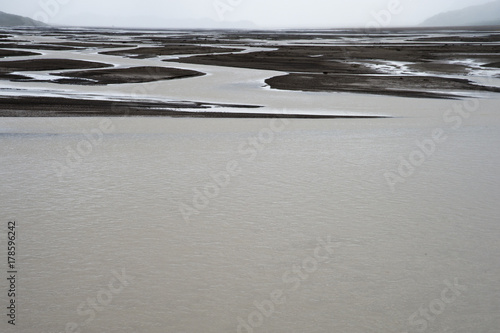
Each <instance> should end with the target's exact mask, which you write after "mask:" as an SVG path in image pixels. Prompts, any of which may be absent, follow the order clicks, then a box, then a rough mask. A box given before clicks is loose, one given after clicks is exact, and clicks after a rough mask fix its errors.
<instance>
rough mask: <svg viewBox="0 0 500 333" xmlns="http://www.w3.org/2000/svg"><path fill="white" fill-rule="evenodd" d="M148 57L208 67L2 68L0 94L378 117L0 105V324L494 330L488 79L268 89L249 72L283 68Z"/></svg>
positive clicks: (121, 61)
mask: <svg viewBox="0 0 500 333" xmlns="http://www.w3.org/2000/svg"><path fill="white" fill-rule="evenodd" d="M39 40H40V41H41V40H43V39H42V38H40V39H39ZM55 56H57V57H63V58H64V57H73V58H75V59H82V60H93V61H104V62H110V63H113V64H115V65H119V66H127V65H129V66H133V65H141V66H147V65H153V66H154V65H158V64H160V60H161V59H149V60H136V59H126V58H120V57H112V56H104V55H96V54H95V53H88V52H87V53H86V52H53V51H47V52H46V54H45V55H44V57H55ZM161 64H162V65H165V64H168V65H172V66H176V67H177V66H180V67H182V68H189V69H195V70H200V71H203V72H206V73H208V75H206V76H204V77H198V78H192V79H189V80H174V81H163V82H157V83H154V82H153V83H148V84H144V85H141V87H142V88H141V89H139V88H138V87H137V85H112V86H107V87H78V89H77V88H75V86H70V85H57V84H50V83H29V84H26V83H13V82H5V81H3V82H2V83H1V88H2V90H0V94H2V95H4V96H12V95H19V94H28V95H29V94H35V95H46V96H85V97H89V96H90V97H92V98H116V99H127V98H137V97H144V98H150V99H156V100H158V99H163V100H196V101H203V102H215V103H237V104H257V105H263V106H264V108H262V109H259V111H260V110H264V111H266V112H269V111H271V112H276V113H282V112H284V111H286V112H290V113H293V112H296V113H320V114H321V113H323V114H351V115H360V114H361V115H386V116H390V117H393V118H386V119H329V120H304V119H302V120H299V119H295V120H292V119H291V120H272V119H265V120H263V119H260V120H259V119H245V120H242V119H239V120H238V119H170V118H147V117H146V118H140V117H131V118H110V119H108V118H0V212H1V214H2V215H1V216H0V220H2V223H1V226H2V229H0V236H1V241H0V244H4V245H5V243H4V242H5V240H6V238H7V222H8V221H9V220H15V221H16V222H17V226H18V231H17V232H18V234H17V235H18V239H17V269H18V275H17V277H18V279H17V288H18V296H17V302H18V303H17V317H16V323H17V325H16V327H15V328H13V327H11V325H8V324H7V319H8V318H7V317H6V316H5V314H4V315H3V319H2V320H1V321H0V331H1V332H7V333H9V332H23V333H60V332H66V331H68V332H72V331H74V332H83V333H85V332H88V333H94V332H95V333H102V332H109V333H111V332H117V333H118V332H120V333H132V332H134V333H135V332H148V333H165V332H214V333H215V332H217V333H220V332H252V331H254V332H283V333H288V332H337V331H338V332H354V333H358V332H359V333H365V332H397V333H400V332H401V333H403V332H419V331H420V332H422V331H425V332H440V333H445V332H463V333H470V332H496V330H497V329H498V327H500V317H499V316H498V309H499V308H500V284H499V283H498V276H500V264H499V261H498V253H499V250H500V243H499V242H498V239H499V237H500V224H499V218H498V216H499V213H500V209H499V207H498V199H499V198H500V179H499V177H498V175H499V173H500V160H499V157H498V146H499V145H500V134H499V133H500V117H499V114H498V105H499V104H498V103H499V100H498V94H477V95H474V96H473V97H477V99H473V98H470V99H465V100H458V101H449V100H427V99H410V98H396V97H386V96H365V95H356V94H340V93H339V94H335V93H301V92H292V91H276V90H271V89H268V88H264V87H262V85H263V81H264V79H265V78H267V77H270V76H274V75H276V74H277V73H278V74H280V73H279V72H272V71H257V70H249V69H234V68H220V67H215V66H202V65H191V64H175V63H161ZM475 79H477V80H478V81H481V82H483V83H484V84H491V85H500V84H499V81H500V80H499V79H490V78H485V77H483V78H480V77H478V78H475ZM16 89H24V90H22V91H20V90H16ZM225 110H227V111H229V112H230V111H237V110H236V109H235V110H231V109H225ZM238 111H241V109H239V110H238ZM325 244H326V245H325ZM2 248H5V247H4V246H2ZM0 255H1V256H3V257H4V258H5V257H6V255H7V253H6V252H3V254H0ZM0 262H1V263H0V270H1V272H2V273H0V274H2V275H1V276H2V278H0V294H2V295H4V296H2V297H0V300H1V301H0V303H1V304H4V306H3V308H4V309H5V307H6V304H7V298H6V296H5V295H6V293H7V290H8V284H7V279H6V278H5V277H6V274H7V273H6V272H7V265H6V260H5V259H4V260H2V261H0ZM4 275H5V277H4ZM123 275H125V277H123ZM117 276H118V277H119V278H117ZM120 279H122V280H123V279H124V281H121V280H120ZM120 281H121V282H120ZM6 311H7V309H5V310H4V312H5V313H7V312H6Z"/></svg>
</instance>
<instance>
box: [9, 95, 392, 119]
mask: <svg viewBox="0 0 500 333" xmlns="http://www.w3.org/2000/svg"><path fill="white" fill-rule="evenodd" d="M214 108H217V111H211V109H214ZM224 108H233V109H234V108H240V109H256V108H259V106H254V105H229V104H211V103H201V102H156V103H154V102H142V101H111V100H85V99H70V98H55V97H29V96H26V97H14V98H0V117H20V116H21V117H98V116H106V117H127V116H154V117H159V116H164V117H165V116H166V117H196V118H297V119H341V118H342V119H356V118H358V119H368V118H387V117H381V116H348V115H345V116H342V115H332V116H330V115H310V114H284V113H283V114H275V113H265V112H262V113H256V112H224V111H220V110H223V109H224ZM183 109H184V110H185V109H190V110H191V111H182V110H183ZM201 111H202V112H201Z"/></svg>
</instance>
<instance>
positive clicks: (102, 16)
mask: <svg viewBox="0 0 500 333" xmlns="http://www.w3.org/2000/svg"><path fill="white" fill-rule="evenodd" d="M487 2H491V0H140V1H138V0H16V1H7V0H2V3H1V4H0V10H1V11H4V12H7V13H12V14H18V15H23V16H28V17H31V18H35V19H38V20H41V21H45V22H48V23H50V24H66V25H87V26H91V25H98V26H103V25H107V26H113V25H114V26H130V27H131V26H141V27H145V26H155V27H158V26H160V25H163V22H166V23H165V27H173V26H179V27H185V26H186V25H203V24H207V22H209V21H208V20H207V19H210V20H213V21H217V22H218V24H224V25H227V26H228V27H229V26H231V25H235V26H237V24H236V23H233V22H238V21H249V22H252V24H254V25H255V26H256V27H260V28H289V27H297V28H328V27H332V28H335V27H366V26H367V25H372V26H376V25H377V24H378V25H379V26H382V27H385V26H407V25H416V24H418V23H420V22H422V21H423V20H425V19H427V18H428V17H430V16H432V15H434V14H438V13H440V12H443V11H449V10H454V9H461V8H465V7H467V6H471V5H477V4H482V3H487Z"/></svg>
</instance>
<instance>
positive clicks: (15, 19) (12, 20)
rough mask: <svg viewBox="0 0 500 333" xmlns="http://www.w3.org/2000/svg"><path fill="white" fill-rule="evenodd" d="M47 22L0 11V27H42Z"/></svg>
mask: <svg viewBox="0 0 500 333" xmlns="http://www.w3.org/2000/svg"><path fill="white" fill-rule="evenodd" d="M44 26H47V24H45V23H43V22H40V21H35V20H32V19H30V18H28V17H24V16H19V15H12V14H7V13H4V12H1V11H0V27H44Z"/></svg>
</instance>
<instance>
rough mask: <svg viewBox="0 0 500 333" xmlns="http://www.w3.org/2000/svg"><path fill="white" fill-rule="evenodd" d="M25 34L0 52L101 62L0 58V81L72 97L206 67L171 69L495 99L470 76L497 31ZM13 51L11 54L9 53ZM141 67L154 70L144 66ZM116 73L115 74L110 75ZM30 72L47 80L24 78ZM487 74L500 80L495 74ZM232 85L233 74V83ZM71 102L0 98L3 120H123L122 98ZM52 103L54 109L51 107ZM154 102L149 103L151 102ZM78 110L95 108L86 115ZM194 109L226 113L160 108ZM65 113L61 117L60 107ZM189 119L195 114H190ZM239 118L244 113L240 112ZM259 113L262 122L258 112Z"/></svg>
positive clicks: (300, 86)
mask: <svg viewBox="0 0 500 333" xmlns="http://www.w3.org/2000/svg"><path fill="white" fill-rule="evenodd" d="M30 34H36V32H35V31H30V30H22V31H19V32H18V34H12V35H5V36H6V38H3V39H2V42H1V43H0V44H1V45H0V47H4V49H0V56H2V55H3V56H4V57H15V56H29V55H33V53H32V51H34V50H38V49H39V50H41V51H43V50H51V51H50V52H52V53H54V52H56V53H57V52H59V51H60V52H62V53H64V52H66V51H71V52H73V51H75V52H78V53H82V54H90V55H91V54H99V55H102V56H104V59H105V60H103V62H97V61H91V60H93V59H95V58H93V57H92V56H88V57H87V56H86V57H85V61H84V60H76V59H50V58H37V57H36V56H33V57H32V58H31V59H23V60H18V61H15V60H8V59H7V60H4V61H0V80H6V81H13V82H27V83H28V82H31V83H47V84H50V85H56V86H57V85H60V86H61V87H73V86H74V87H75V88H74V89H76V91H77V92H78V89H79V88H78V86H89V85H124V84H143V83H148V82H156V81H164V80H175V79H186V80H190V79H193V78H195V77H200V76H205V75H206V74H207V73H205V69H202V70H189V69H185V68H177V67H180V66H179V64H194V65H209V66H221V67H230V68H231V67H233V68H241V69H255V70H268V71H274V72H275V73H278V75H276V74H272V77H268V78H267V79H265V80H263V81H265V82H263V84H267V85H268V87H270V88H271V89H272V90H287V91H305V92H328V93H329V92H341V93H354V94H365V95H384V96H393V97H401V98H426V99H450V100H451V99H460V98H467V97H470V96H471V94H474V93H477V92H481V93H499V92H500V88H498V87H495V86H488V85H484V84H481V83H479V82H478V81H475V80H474V75H475V74H474V71H476V72H477V71H478V70H484V71H488V70H490V71H494V69H495V68H500V65H499V64H500V56H499V54H500V43H498V41H499V40H500V34H499V33H498V32H497V31H495V29H491V31H488V30H485V29H475V30H474V29H470V30H467V31H465V30H463V29H462V30H459V29H457V30H456V31H453V30H444V31H443V30H437V31H432V30H429V29H406V30H404V29H399V30H398V29H392V30H387V31H384V32H383V33H373V34H366V33H364V32H363V31H361V30H338V31H327V30H311V31H278V32H275V31H196V30H195V31H191V32H187V31H179V32H172V31H168V30H165V31H156V32H147V31H144V32H142V31H114V32H113V33H111V32H110V31H107V30H102V31H101V30H99V29H94V30H89V31H87V30H84V31H81V30H72V29H60V30H59V29H45V30H44V29H42V30H40V32H39V33H38V34H39V35H41V36H42V37H43V38H32V37H31V36H32V35H30ZM26 36H28V38H25V37H26ZM30 38H32V39H30ZM9 48H10V49H9ZM13 48H15V50H11V49H13ZM23 49H26V51H23ZM62 53H61V54H62ZM167 56H168V58H167V59H165V57H167ZM101 58H103V57H101ZM114 58H116V63H115V62H114ZM87 59H89V60H87ZM127 59H133V60H134V61H135V62H130V63H131V64H132V63H133V64H135V65H128V63H129V61H127ZM99 60H101V59H99ZM138 60H140V61H143V60H144V61H145V63H144V65H142V62H141V63H140V65H137V64H138V62H137V61H138ZM148 61H152V62H154V64H160V66H151V65H150V64H151V62H148ZM116 64H120V65H119V66H117V65H116ZM146 64H147V65H146ZM161 64H165V67H163V66H161ZM113 66H115V67H116V68H110V67H113ZM69 70H74V71H71V72H70V71H69ZM37 71H43V72H44V73H41V75H33V74H31V73H26V75H24V73H23V72H37ZM62 71H66V72H62ZM46 72H48V73H46ZM280 72H281V75H279V73H280ZM497 72H498V71H497ZM480 75H485V74H480ZM486 75H487V74H486ZM51 76H53V78H52V77H51ZM491 76H492V77H498V73H497V74H492V75H491ZM237 80H238V77H236V76H235V82H237ZM138 87H139V86H138ZM76 98H77V97H76V96H75V99H67V100H66V99H58V98H46V99H45V100H44V101H43V103H42V104H43V106H40V103H39V101H38V100H35V99H31V98H30V97H18V98H14V99H11V101H10V102H9V103H6V102H5V100H4V101H2V103H0V110H2V111H0V112H1V114H2V115H4V116H5V115H7V114H9V115H12V114H13V113H12V110H22V109H23V108H24V109H25V110H30V111H28V113H31V110H33V111H36V112H35V113H36V114H37V115H39V116H40V115H44V114H46V115H47V116H53V115H55V114H57V115H89V114H91V115H101V114H102V115H117V114H123V112H116V111H114V110H111V105H115V106H116V105H120V103H122V102H121V101H116V102H114V101H112V99H110V100H111V102H109V103H108V101H106V102H102V101H99V102H95V101H90V102H89V101H87V100H86V99H82V101H84V103H78V102H75V100H76ZM189 99H190V100H191V97H189ZM68 101H70V102H68ZM49 102H51V103H54V104H53V105H52V110H51V107H50V106H49V104H50V103H49ZM211 102H214V101H211ZM216 102H218V101H216ZM31 103H33V104H31ZM151 103H152V105H156V103H157V102H151ZM172 103H173V104H172ZM176 103H177V104H176ZM186 103H187V104H186ZM230 103H233V102H232V101H231V102H230ZM128 104H130V103H128ZM132 104H133V105H132V106H131V107H128V108H127V110H128V111H127V112H128V113H127V114H128V115H132V114H135V115H155V116H156V115H169V116H171V115H170V114H169V113H168V112H165V111H164V110H161V111H158V110H156V111H155V110H154V107H155V106H151V105H149V106H148V105H145V104H143V103H142V102H140V103H135V104H134V103H132ZM241 104H244V105H240V104H238V102H236V103H234V104H231V105H236V107H248V108H255V107H259V106H265V105H247V104H250V103H248V102H247V103H241ZM251 104H254V103H253V102H252V103H251ZM255 104H257V103H255ZM85 105H86V106H87V107H88V108H89V109H90V108H91V109H92V110H85ZM201 105H211V106H210V107H215V108H218V107H225V106H224V105H225V104H224V103H202V102H197V97H194V98H193V100H191V101H190V102H184V101H180V102H170V101H169V102H166V103H164V104H163V106H161V107H160V108H162V109H177V111H176V112H179V111H178V110H182V109H197V108H202V109H203V107H202V106H201ZM64 107H66V109H67V110H63V108H64ZM141 108H143V109H141ZM177 114H182V113H177ZM188 114H190V115H191V114H192V113H190V111H188ZM199 116H202V115H199ZM203 116H205V115H203ZM209 116H225V113H224V112H213V113H212V114H211V115H209ZM241 116H242V117H243V116H244V117H247V116H248V115H246V113H242V115H241ZM259 116H262V117H265V114H259Z"/></svg>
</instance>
